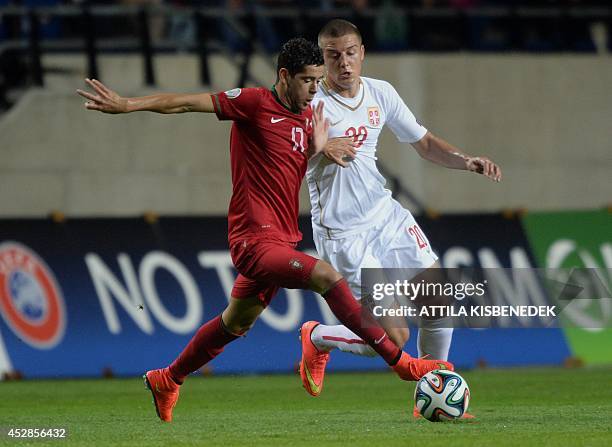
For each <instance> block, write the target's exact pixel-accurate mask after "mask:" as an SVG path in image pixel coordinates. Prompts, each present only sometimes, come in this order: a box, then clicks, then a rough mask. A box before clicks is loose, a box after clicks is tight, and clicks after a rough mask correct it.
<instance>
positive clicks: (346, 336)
mask: <svg viewBox="0 0 612 447" xmlns="http://www.w3.org/2000/svg"><path fill="white" fill-rule="evenodd" d="M310 339H311V340H312V343H313V344H314V345H315V347H316V348H317V349H318V350H319V351H331V350H332V349H336V348H337V349H340V350H341V351H344V352H350V353H351V354H356V355H361V356H364V357H376V356H377V355H378V354H376V351H374V349H372V348H371V347H370V345H368V344H367V343H366V342H365V341H363V340H362V339H361V338H359V337H358V336H357V335H355V334H354V333H353V332H352V331H351V330H350V329H349V328H347V327H345V326H342V325H336V326H326V325H324V324H319V325H318V326H317V327H315V328H314V329H313V331H312V333H311V336H310Z"/></svg>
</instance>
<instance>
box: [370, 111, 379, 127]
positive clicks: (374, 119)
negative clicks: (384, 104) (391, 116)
mask: <svg viewBox="0 0 612 447" xmlns="http://www.w3.org/2000/svg"><path fill="white" fill-rule="evenodd" d="M368 121H369V122H370V125H371V126H378V125H380V111H379V110H378V107H368Z"/></svg>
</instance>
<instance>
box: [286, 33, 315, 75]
mask: <svg viewBox="0 0 612 447" xmlns="http://www.w3.org/2000/svg"><path fill="white" fill-rule="evenodd" d="M307 65H323V53H321V49H320V48H319V47H318V46H317V45H315V44H314V43H313V42H311V41H309V40H306V39H304V38H302V37H296V38H293V39H291V40H288V41H287V42H285V44H284V45H283V46H282V47H281V50H280V53H279V54H278V61H277V63H276V75H277V76H278V72H279V70H280V69H281V68H286V69H287V71H288V72H289V74H290V75H291V76H295V75H296V74H297V73H299V72H301V71H303V70H304V67H306V66H307Z"/></svg>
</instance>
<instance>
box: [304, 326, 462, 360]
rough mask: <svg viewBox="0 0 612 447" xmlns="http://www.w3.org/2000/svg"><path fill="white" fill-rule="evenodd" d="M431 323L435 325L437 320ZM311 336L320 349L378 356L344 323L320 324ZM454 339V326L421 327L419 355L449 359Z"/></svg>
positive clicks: (418, 344) (418, 343)
mask: <svg viewBox="0 0 612 447" xmlns="http://www.w3.org/2000/svg"><path fill="white" fill-rule="evenodd" d="M430 323H433V324H432V325H435V322H430ZM440 323H446V321H445V320H440ZM310 338H311V340H312V342H313V343H314V345H315V347H316V348H317V349H318V350H319V351H331V350H333V349H340V350H341V351H344V352H350V353H351V354H356V355H361V356H364V357H376V355H377V354H376V351H374V349H372V348H371V347H370V345H368V344H367V343H366V342H364V341H363V340H362V339H361V338H359V337H358V336H357V335H355V334H354V333H353V332H352V331H351V330H350V329H348V328H347V327H345V326H342V325H336V326H326V325H324V324H319V325H318V326H317V327H315V328H314V330H313V331H312V334H311V337H310ZM452 339H453V328H444V327H427V328H419V335H418V337H417V346H418V350H419V357H423V356H425V355H428V356H429V358H431V359H436V360H445V361H446V360H448V351H449V350H450V345H451V341H452Z"/></svg>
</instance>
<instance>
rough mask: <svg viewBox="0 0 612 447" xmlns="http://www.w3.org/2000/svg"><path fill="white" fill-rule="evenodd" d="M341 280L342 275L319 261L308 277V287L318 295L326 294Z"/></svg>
mask: <svg viewBox="0 0 612 447" xmlns="http://www.w3.org/2000/svg"><path fill="white" fill-rule="evenodd" d="M341 279H342V275H341V274H340V273H338V272H337V271H336V270H335V269H334V268H333V267H332V266H331V265H329V264H328V263H327V262H325V261H321V260H319V261H318V262H317V263H316V264H315V266H314V269H313V270H312V274H311V276H310V286H311V288H312V289H313V290H314V291H315V292H318V293H321V294H322V293H325V292H327V291H328V290H329V289H330V288H331V287H332V286H333V285H334V284H336V283H337V282H338V281H340V280H341Z"/></svg>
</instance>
